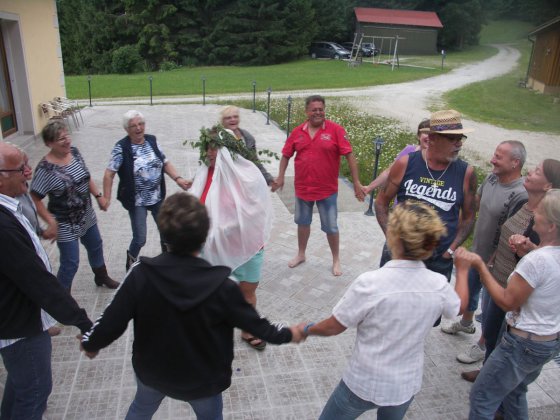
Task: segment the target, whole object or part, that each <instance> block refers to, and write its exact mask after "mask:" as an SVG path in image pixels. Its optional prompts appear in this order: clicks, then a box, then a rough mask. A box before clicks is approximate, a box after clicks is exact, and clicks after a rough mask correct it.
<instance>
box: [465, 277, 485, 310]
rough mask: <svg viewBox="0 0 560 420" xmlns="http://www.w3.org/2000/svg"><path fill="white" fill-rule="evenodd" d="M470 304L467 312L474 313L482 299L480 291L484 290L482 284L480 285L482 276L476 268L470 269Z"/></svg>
mask: <svg viewBox="0 0 560 420" xmlns="http://www.w3.org/2000/svg"><path fill="white" fill-rule="evenodd" d="M468 282H469V303H468V305H467V311H469V312H474V311H476V308H478V298H479V297H480V289H482V283H480V274H479V273H478V271H477V270H475V269H474V268H472V267H471V268H470V269H469V277H468Z"/></svg>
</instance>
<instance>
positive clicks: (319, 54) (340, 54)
mask: <svg viewBox="0 0 560 420" xmlns="http://www.w3.org/2000/svg"><path fill="white" fill-rule="evenodd" d="M309 55H311V58H334V59H335V60H340V59H341V58H350V51H348V50H347V49H345V48H343V47H342V46H341V45H339V44H337V43H336V42H325V41H319V42H313V43H311V47H310V48H309Z"/></svg>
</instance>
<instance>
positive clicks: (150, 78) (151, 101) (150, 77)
mask: <svg viewBox="0 0 560 420" xmlns="http://www.w3.org/2000/svg"><path fill="white" fill-rule="evenodd" d="M148 79H149V80H150V105H153V104H154V102H153V100H152V79H153V77H152V76H149V77H148Z"/></svg>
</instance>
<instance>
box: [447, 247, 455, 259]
mask: <svg viewBox="0 0 560 420" xmlns="http://www.w3.org/2000/svg"><path fill="white" fill-rule="evenodd" d="M447 253H448V254H449V255H450V256H451V258H453V254H455V251H453V250H452V249H451V248H447Z"/></svg>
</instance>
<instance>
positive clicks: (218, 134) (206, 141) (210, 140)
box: [183, 124, 279, 166]
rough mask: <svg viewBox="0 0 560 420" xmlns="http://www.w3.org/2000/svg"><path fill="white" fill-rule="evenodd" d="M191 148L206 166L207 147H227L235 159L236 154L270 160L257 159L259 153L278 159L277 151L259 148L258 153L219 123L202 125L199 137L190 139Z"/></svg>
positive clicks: (257, 160)
mask: <svg viewBox="0 0 560 420" xmlns="http://www.w3.org/2000/svg"><path fill="white" fill-rule="evenodd" d="M188 142H189V140H185V141H184V142H183V144H187V143H188ZM190 144H191V147H192V148H193V149H198V152H199V160H200V161H201V162H204V164H205V165H206V166H208V154H207V150H208V147H211V148H212V149H216V148H220V147H227V149H228V150H229V151H230V153H231V157H232V158H233V159H234V160H235V159H236V158H237V155H240V156H242V157H244V158H245V159H247V160H250V161H251V162H253V163H255V164H257V163H262V162H265V163H268V162H270V160H263V159H259V155H264V156H267V157H271V158H275V159H276V160H278V159H279V156H278V154H277V153H274V152H271V151H270V150H267V149H264V150H259V151H258V154H257V153H256V152H255V150H252V149H249V148H248V147H247V146H246V145H245V142H244V141H243V140H238V139H237V137H235V135H234V134H233V132H232V131H231V130H228V129H226V128H224V127H223V126H222V125H221V124H216V125H215V126H213V127H212V128H206V127H202V128H201V129H200V137H199V139H198V140H197V141H190Z"/></svg>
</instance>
